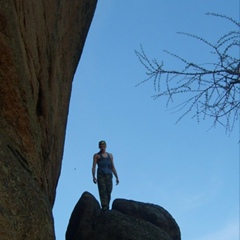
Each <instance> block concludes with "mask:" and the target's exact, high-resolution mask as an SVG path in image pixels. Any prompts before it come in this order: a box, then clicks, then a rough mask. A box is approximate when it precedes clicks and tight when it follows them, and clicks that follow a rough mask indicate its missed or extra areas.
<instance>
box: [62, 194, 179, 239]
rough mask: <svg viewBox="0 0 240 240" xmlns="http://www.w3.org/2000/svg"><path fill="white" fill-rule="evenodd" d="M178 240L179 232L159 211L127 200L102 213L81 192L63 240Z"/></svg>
mask: <svg viewBox="0 0 240 240" xmlns="http://www.w3.org/2000/svg"><path fill="white" fill-rule="evenodd" d="M157 239H159V240H180V239H181V236H180V229H179V227H178V225H177V223H176V221H175V220H174V219H173V217H172V216H171V215H170V214H169V213H168V212H167V211H166V210H165V209H163V208H162V207H160V206H158V205H154V204H149V203H142V202H137V201H132V200H126V199H116V200H114V201H113V206H112V210H109V211H105V212H103V211H102V210H101V209H100V205H99V203H98V201H97V200H96V199H95V198H94V196H93V195H91V194H90V193H88V192H84V193H83V195H82V196H81V198H80V199H79V201H78V203H77V204H76V206H75V208H74V210H73V212H72V215H71V218H70V220H69V224H68V228H67V232H66V240H157Z"/></svg>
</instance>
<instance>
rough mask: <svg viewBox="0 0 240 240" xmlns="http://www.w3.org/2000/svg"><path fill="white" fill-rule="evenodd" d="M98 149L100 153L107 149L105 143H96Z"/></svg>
mask: <svg viewBox="0 0 240 240" xmlns="http://www.w3.org/2000/svg"><path fill="white" fill-rule="evenodd" d="M98 147H99V148H100V150H101V151H103V150H105V149H106V147H107V144H106V141H104V140H102V141H100V142H99V143H98Z"/></svg>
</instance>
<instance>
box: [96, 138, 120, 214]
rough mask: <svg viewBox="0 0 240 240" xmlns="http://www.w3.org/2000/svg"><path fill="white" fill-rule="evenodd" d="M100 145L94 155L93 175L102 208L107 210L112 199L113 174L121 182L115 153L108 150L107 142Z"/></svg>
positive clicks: (117, 181)
mask: <svg viewBox="0 0 240 240" xmlns="http://www.w3.org/2000/svg"><path fill="white" fill-rule="evenodd" d="M98 146H99V149H100V151H99V152H98V153H95V154H94V156H93V165H92V176H93V182H94V183H95V184H96V183H97V184H98V191H99V196H100V201H101V206H102V210H103V211H106V210H108V209H109V203H110V200H111V192H112V177H113V174H114V176H115V178H116V185H118V184H119V179H118V174H117V171H116V169H115V166H114V162H113V155H112V154H111V153H108V152H106V148H107V144H106V142H105V141H100V142H99V145H98ZM96 165H98V169H97V178H96V177H95V173H96Z"/></svg>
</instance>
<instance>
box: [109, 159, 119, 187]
mask: <svg viewBox="0 0 240 240" xmlns="http://www.w3.org/2000/svg"><path fill="white" fill-rule="evenodd" d="M109 155H110V159H111V165H112V172H113V174H114V176H115V178H116V184H117V185H118V184H119V178H118V174H117V170H116V168H115V166H114V161H113V155H112V154H109Z"/></svg>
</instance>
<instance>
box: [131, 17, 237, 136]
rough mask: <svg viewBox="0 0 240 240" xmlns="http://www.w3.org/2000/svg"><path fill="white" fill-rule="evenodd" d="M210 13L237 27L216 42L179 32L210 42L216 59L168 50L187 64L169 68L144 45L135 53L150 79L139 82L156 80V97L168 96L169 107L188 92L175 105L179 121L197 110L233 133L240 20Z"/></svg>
mask: <svg viewBox="0 0 240 240" xmlns="http://www.w3.org/2000/svg"><path fill="white" fill-rule="evenodd" d="M207 15H211V16H214V17H219V18H222V19H225V20H227V21H230V22H232V23H233V24H234V25H235V27H236V26H237V30H233V31H229V32H228V33H226V34H224V35H223V36H221V37H220V38H219V39H218V41H217V42H216V43H215V44H213V43H210V42H209V41H207V40H206V39H204V38H202V37H199V36H196V35H193V34H189V33H182V32H180V33H179V34H181V35H185V36H188V37H191V38H194V39H196V40H198V41H200V42H202V43H203V44H205V45H207V46H208V47H209V48H210V49H211V53H212V54H214V56H215V57H216V59H217V60H216V62H214V63H211V64H198V63H193V62H189V61H188V60H186V59H185V58H183V57H180V56H178V55H177V54H174V53H171V52H169V51H166V50H165V51H164V52H165V53H167V54H168V55H170V56H171V57H173V58H176V59H177V60H178V61H180V62H181V63H182V64H183V68H182V69H180V70H177V69H174V70H170V69H166V68H165V66H164V62H163V61H161V62H160V63H159V62H158V61H157V60H156V59H154V60H150V59H149V58H148V57H147V55H146V53H145V51H144V50H143V47H142V46H140V51H135V53H136V55H137V57H138V59H139V61H140V62H141V64H142V65H143V66H144V67H145V69H146V75H147V78H146V79H145V80H144V81H142V82H140V83H139V84H138V85H140V84H142V83H145V82H147V81H150V80H153V84H154V89H155V90H156V91H157V94H155V95H154V96H153V98H154V99H157V98H159V97H164V96H166V97H167V107H168V106H169V104H170V103H172V102H173V100H174V98H175V97H176V96H177V95H181V94H184V98H185V99H186V100H185V101H184V102H181V103H180V104H178V105H177V106H175V107H174V108H172V110H175V111H177V112H179V111H181V112H182V114H181V116H180V117H179V119H178V120H177V122H178V121H180V120H181V119H182V118H183V117H185V116H186V115H187V114H189V113H190V112H192V111H194V114H193V116H192V117H193V118H195V117H196V118H197V120H198V121H199V119H200V116H202V117H203V119H205V118H206V117H209V118H212V119H213V126H216V124H220V125H222V126H224V127H225V129H226V132H229V133H230V132H232V130H233V127H234V124H235V122H236V121H237V120H238V118H239V109H240V59H239V55H238V56H237V57H236V56H234V54H235V55H236V53H239V51H240V23H238V22H237V21H235V20H233V19H232V18H230V17H227V16H224V15H219V14H215V13H207Z"/></svg>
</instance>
